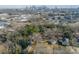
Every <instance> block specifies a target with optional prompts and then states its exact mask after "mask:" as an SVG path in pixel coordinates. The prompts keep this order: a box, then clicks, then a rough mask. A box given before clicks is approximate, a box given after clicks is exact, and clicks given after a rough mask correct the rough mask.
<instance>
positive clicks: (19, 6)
mask: <svg viewBox="0 0 79 59" xmlns="http://www.w3.org/2000/svg"><path fill="white" fill-rule="evenodd" d="M26 6H37V7H38V6H47V7H49V8H78V7H79V5H0V9H6V8H25V7H26Z"/></svg>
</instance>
